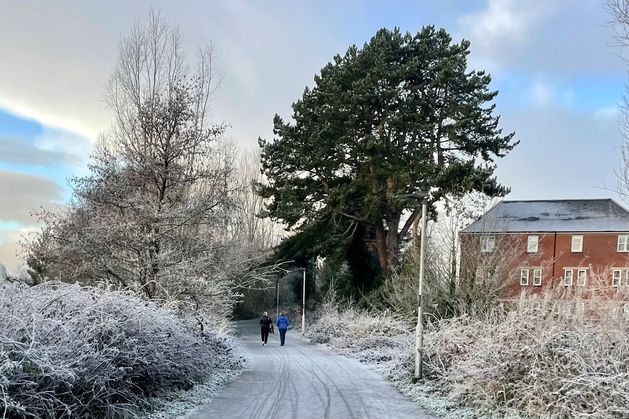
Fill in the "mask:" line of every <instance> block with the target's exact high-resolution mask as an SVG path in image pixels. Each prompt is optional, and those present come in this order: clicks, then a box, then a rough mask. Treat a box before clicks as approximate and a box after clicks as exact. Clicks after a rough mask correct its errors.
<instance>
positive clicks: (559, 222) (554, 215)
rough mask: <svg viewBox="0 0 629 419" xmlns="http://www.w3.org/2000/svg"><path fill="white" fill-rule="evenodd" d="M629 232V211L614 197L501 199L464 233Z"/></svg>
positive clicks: (464, 230)
mask: <svg viewBox="0 0 629 419" xmlns="http://www.w3.org/2000/svg"><path fill="white" fill-rule="evenodd" d="M596 231H601V232H604V231H618V232H625V231H627V232H629V212H628V211H627V210H625V209H624V208H623V207H621V206H620V205H619V204H618V203H616V202H615V201H614V200H612V199H574V200H572V199H570V200H551V201H501V202H499V203H498V204H496V205H494V206H493V207H492V208H491V209H490V210H489V211H487V212H486V213H485V214H484V215H483V216H482V217H481V218H479V219H478V220H476V221H474V222H473V223H472V224H470V225H469V226H467V227H466V228H464V229H463V231H462V232H463V233H503V232H504V233H509V232H596Z"/></svg>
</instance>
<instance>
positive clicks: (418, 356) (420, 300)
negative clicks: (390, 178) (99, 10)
mask: <svg viewBox="0 0 629 419" xmlns="http://www.w3.org/2000/svg"><path fill="white" fill-rule="evenodd" d="M396 196H397V197H398V198H418V199H421V200H422V226H421V229H422V230H421V236H420V241H419V246H420V247H419V287H418V289H417V325H416V326H415V376H414V378H415V381H417V380H420V379H421V378H422V364H423V359H422V358H423V355H424V323H423V314H424V313H423V309H424V295H423V286H424V257H425V250H426V246H425V244H426V212H427V211H426V209H427V208H426V207H427V203H426V198H427V197H428V194H426V193H423V192H418V193H412V194H403V195H396Z"/></svg>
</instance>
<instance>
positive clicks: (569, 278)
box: [563, 269, 572, 287]
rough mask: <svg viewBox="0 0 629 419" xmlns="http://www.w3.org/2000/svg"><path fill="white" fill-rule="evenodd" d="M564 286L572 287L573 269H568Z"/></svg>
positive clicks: (564, 275)
mask: <svg viewBox="0 0 629 419" xmlns="http://www.w3.org/2000/svg"><path fill="white" fill-rule="evenodd" d="M563 284H564V286H566V287H571V286H572V269H566V271H565V272H564V274H563Z"/></svg>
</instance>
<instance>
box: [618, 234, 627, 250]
mask: <svg viewBox="0 0 629 419" xmlns="http://www.w3.org/2000/svg"><path fill="white" fill-rule="evenodd" d="M616 249H617V250H618V251H619V252H629V235H626V234H619V235H618V246H617V247H616Z"/></svg>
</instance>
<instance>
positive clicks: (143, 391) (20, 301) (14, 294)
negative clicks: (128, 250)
mask: <svg viewBox="0 0 629 419" xmlns="http://www.w3.org/2000/svg"><path fill="white" fill-rule="evenodd" d="M0 325H1V326H0V411H1V412H3V413H4V415H5V416H7V417H15V418H20V417H36V418H52V417H55V418H56V417H120V416H134V415H135V414H136V413H137V412H139V411H140V410H141V409H144V408H148V407H149V400H150V399H149V398H150V397H151V396H154V395H159V394H160V393H162V392H165V391H174V390H178V389H188V388H191V387H192V386H193V385H194V384H195V383H199V382H203V381H204V380H206V379H207V377H208V376H210V375H211V374H213V373H215V372H217V371H219V370H220V369H226V368H237V367H238V363H239V362H240V360H238V359H236V357H234V356H233V355H231V354H230V350H231V349H230V347H229V344H228V342H227V341H226V339H225V337H222V336H220V335H217V334H215V333H213V332H211V331H207V330H206V331H205V333H203V334H199V333H197V332H194V331H192V329H191V328H189V327H187V326H186V325H185V324H184V323H183V322H182V321H181V320H180V319H179V318H178V317H177V316H176V315H175V314H174V313H173V312H171V311H168V310H166V309H164V308H160V307H159V306H158V305H156V304H155V303H153V302H150V301H145V300H142V299H140V298H137V297H136V296H133V295H131V294H129V293H123V292H112V291H105V290H100V289H95V288H82V287H80V286H78V285H67V284H61V283H55V284H53V283H47V284H44V285H39V286H35V287H27V286H24V285H19V284H10V283H2V284H0Z"/></svg>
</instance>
